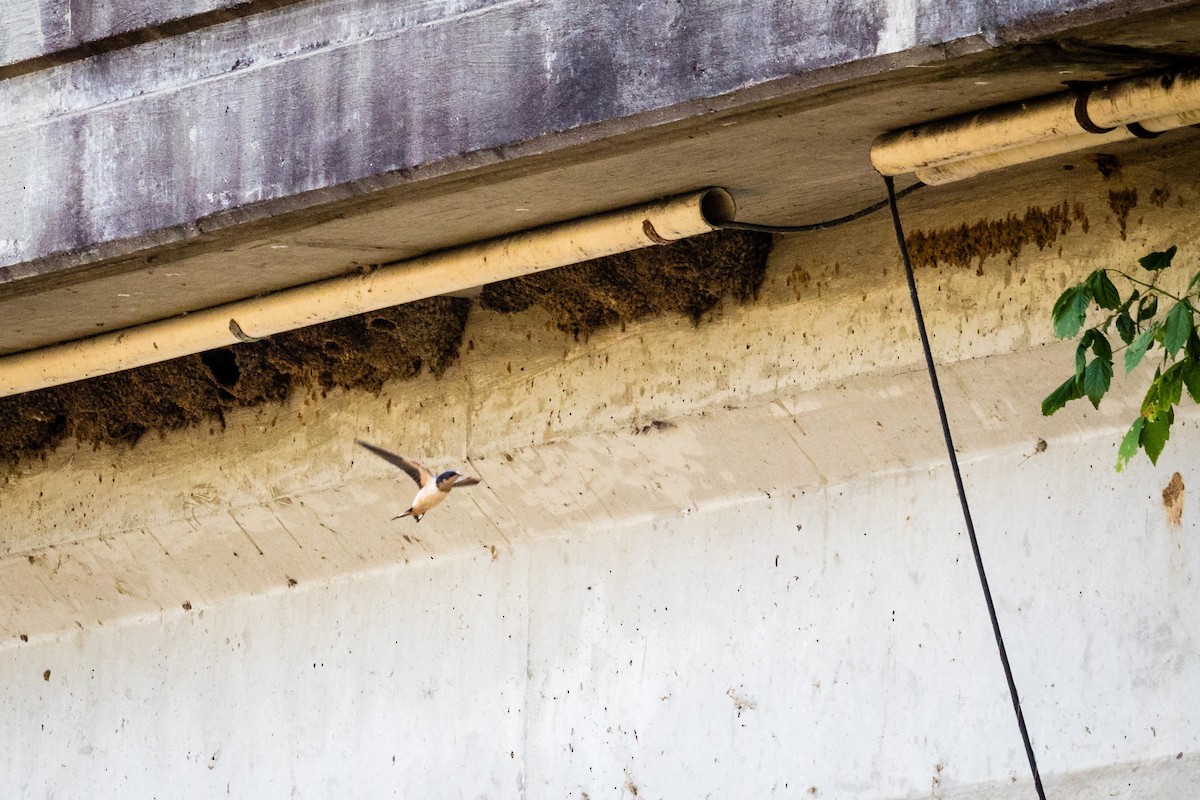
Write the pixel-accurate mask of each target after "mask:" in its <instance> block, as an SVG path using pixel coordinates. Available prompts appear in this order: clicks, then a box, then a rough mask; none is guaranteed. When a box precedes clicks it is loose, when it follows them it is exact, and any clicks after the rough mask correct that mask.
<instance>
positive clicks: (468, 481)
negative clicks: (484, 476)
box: [454, 478, 480, 488]
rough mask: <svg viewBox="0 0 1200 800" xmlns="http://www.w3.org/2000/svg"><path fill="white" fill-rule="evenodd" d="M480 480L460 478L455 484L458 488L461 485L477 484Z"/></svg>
mask: <svg viewBox="0 0 1200 800" xmlns="http://www.w3.org/2000/svg"><path fill="white" fill-rule="evenodd" d="M479 482H480V481H479V478H459V479H458V481H457V482H456V483H455V484H454V486H455V487H456V488H457V487H459V486H474V485H475V484H477V483H479Z"/></svg>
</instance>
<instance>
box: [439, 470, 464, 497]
mask: <svg viewBox="0 0 1200 800" xmlns="http://www.w3.org/2000/svg"><path fill="white" fill-rule="evenodd" d="M462 478H463V476H462V474H461V473H458V472H455V471H454V470H452V469H448V470H446V471H445V472H443V473H442V474H440V475H438V476H437V478H436V479H435V482H436V483H437V488H439V489H441V490H442V491H443V492H448V491H450V490H451V489H452V488H454V484H456V483H458V482H459V481H460V480H462Z"/></svg>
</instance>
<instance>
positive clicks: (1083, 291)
mask: <svg viewBox="0 0 1200 800" xmlns="http://www.w3.org/2000/svg"><path fill="white" fill-rule="evenodd" d="M1091 302H1092V288H1091V287H1090V286H1088V285H1087V284H1084V283H1081V284H1079V285H1078V286H1072V287H1071V288H1070V289H1067V290H1066V291H1065V292H1063V293H1062V294H1061V295H1060V296H1059V298H1058V301H1057V302H1055V304H1054V311H1053V312H1051V315H1050V317H1051V319H1052V320H1053V321H1054V335H1055V336H1057V337H1058V338H1060V339H1069V338H1070V337H1072V336H1074V335H1075V334H1077V333H1079V329H1080V328H1082V327H1083V318H1084V316H1086V315H1087V309H1088V304H1090V303H1091Z"/></svg>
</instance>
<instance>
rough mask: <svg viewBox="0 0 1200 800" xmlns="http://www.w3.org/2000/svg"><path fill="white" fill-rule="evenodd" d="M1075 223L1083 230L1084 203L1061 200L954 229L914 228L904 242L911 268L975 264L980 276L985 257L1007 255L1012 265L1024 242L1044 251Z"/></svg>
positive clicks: (968, 265)
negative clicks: (1046, 205) (1021, 213)
mask: <svg viewBox="0 0 1200 800" xmlns="http://www.w3.org/2000/svg"><path fill="white" fill-rule="evenodd" d="M1077 222H1078V223H1079V224H1080V227H1081V228H1082V229H1083V231H1084V233H1086V232H1087V230H1088V218H1087V214H1086V213H1085V212H1084V208H1083V205H1082V204H1080V203H1075V204H1074V205H1072V204H1070V203H1069V202H1068V201H1066V200H1063V201H1062V203H1061V204H1059V205H1057V206H1051V207H1050V208H1042V207H1040V206H1030V207H1029V208H1028V209H1026V211H1025V214H1024V215H1023V216H1020V217H1018V216H1016V215H1015V214H1009V215H1008V216H1007V217H1005V218H1004V219H980V220H978V221H977V222H974V223H972V224H970V225H968V224H967V223H963V224H962V225H959V226H958V227H957V228H940V229H937V230H933V231H923V230H918V231H914V232H913V233H912V234H910V235H909V236H908V238H907V239H906V243H907V244H908V250H909V256H910V257H911V258H912V263H913V266H914V267H917V268H920V267H936V266H938V264H947V265H949V266H953V267H962V268H966V267H970V266H971V265H972V264H974V265H975V268H976V273H977V274H981V275H982V274H983V263H984V261H986V260H987V259H988V258H991V257H993V256H998V255H1007V256H1008V263H1009V264H1011V263H1012V262H1013V261H1014V260H1015V259H1016V258H1017V256H1018V255H1020V254H1021V250H1022V249H1024V248H1025V247H1026V246H1027V245H1031V244H1032V245H1036V246H1037V248H1038V250H1044V249H1045V248H1047V247H1049V246H1050V245H1052V244H1054V242H1055V241H1057V240H1058V237H1060V236H1063V235H1065V234H1066V233H1067V232H1068V231H1070V230H1071V228H1072V227H1073V226H1074V224H1075V223H1077Z"/></svg>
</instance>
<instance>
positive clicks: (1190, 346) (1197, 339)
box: [1187, 328, 1200, 361]
mask: <svg viewBox="0 0 1200 800" xmlns="http://www.w3.org/2000/svg"><path fill="white" fill-rule="evenodd" d="M1187 357H1188V358H1190V359H1192V360H1193V361H1200V336H1197V335H1196V329H1195V328H1192V335H1191V336H1189V337H1188V340H1187Z"/></svg>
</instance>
